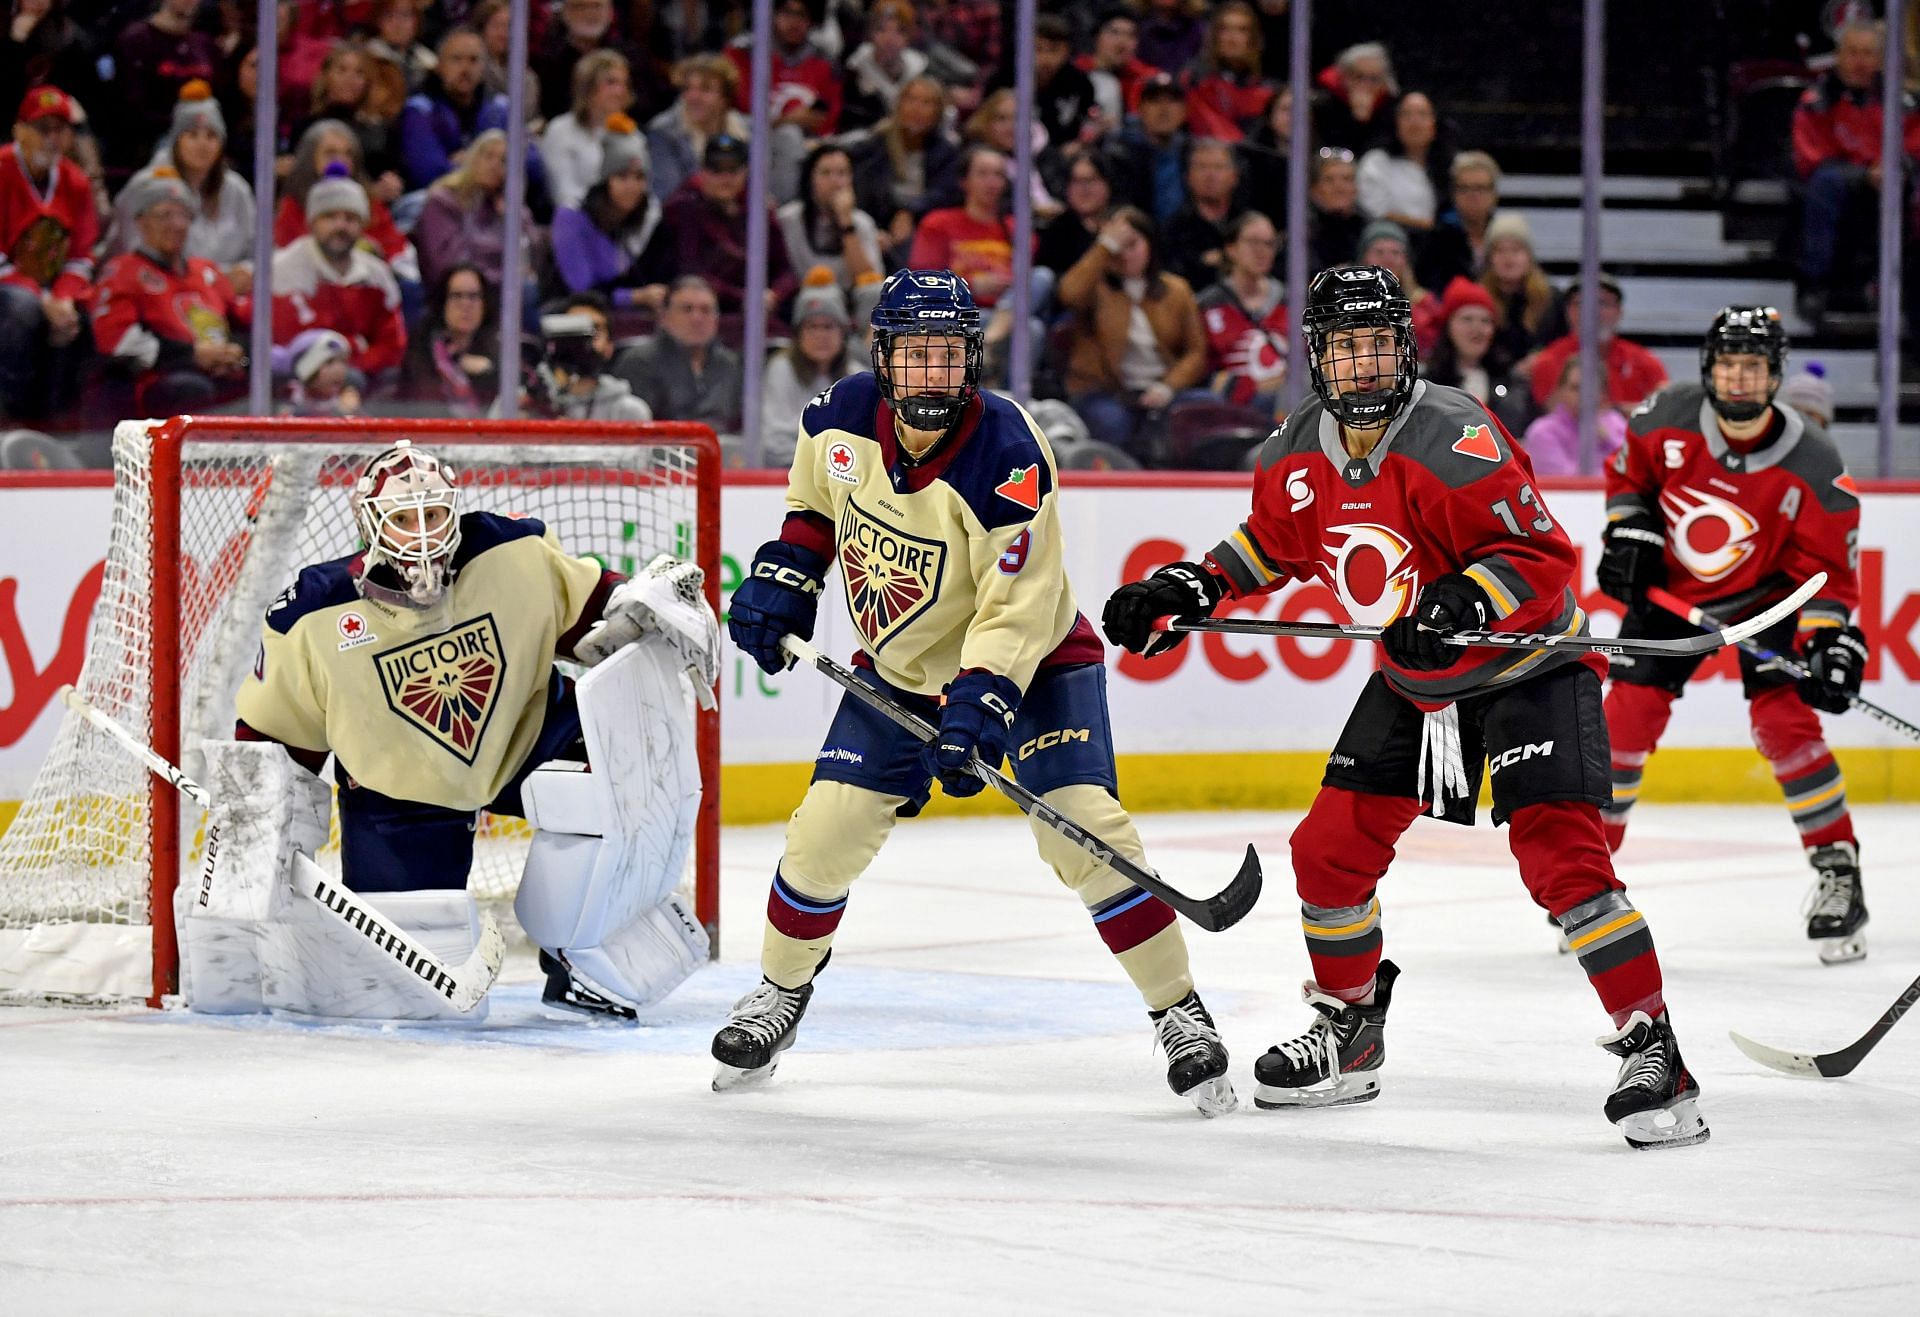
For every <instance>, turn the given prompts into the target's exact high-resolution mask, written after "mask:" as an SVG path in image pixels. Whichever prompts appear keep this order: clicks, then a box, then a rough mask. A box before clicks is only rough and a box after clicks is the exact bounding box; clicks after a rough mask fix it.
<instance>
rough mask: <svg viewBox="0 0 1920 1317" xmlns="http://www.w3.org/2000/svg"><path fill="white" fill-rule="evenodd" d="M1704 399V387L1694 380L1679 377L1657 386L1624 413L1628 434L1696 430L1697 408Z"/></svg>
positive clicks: (1698, 420) (1698, 416)
mask: <svg viewBox="0 0 1920 1317" xmlns="http://www.w3.org/2000/svg"><path fill="white" fill-rule="evenodd" d="M1706 401H1707V391H1706V388H1705V387H1704V386H1703V385H1701V384H1700V383H1699V381H1697V380H1690V381H1682V382H1680V383H1678V384H1669V385H1667V386H1666V387H1665V388H1662V389H1657V390H1655V391H1654V393H1653V394H1652V395H1651V396H1649V397H1648V398H1647V400H1646V401H1645V402H1643V403H1641V404H1640V405H1639V406H1638V407H1635V408H1634V409H1633V411H1632V412H1631V413H1630V414H1629V415H1628V416H1627V431H1628V433H1630V434H1652V433H1653V432H1654V431H1655V430H1690V431H1692V432H1694V433H1695V434H1698V433H1699V432H1700V408H1701V407H1702V406H1703V405H1705V403H1706Z"/></svg>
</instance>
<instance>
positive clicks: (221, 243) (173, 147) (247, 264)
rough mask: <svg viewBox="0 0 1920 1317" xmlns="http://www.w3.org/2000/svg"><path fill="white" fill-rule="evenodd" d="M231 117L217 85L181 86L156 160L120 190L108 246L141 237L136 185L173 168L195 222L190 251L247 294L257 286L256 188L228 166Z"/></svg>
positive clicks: (117, 247)
mask: <svg viewBox="0 0 1920 1317" xmlns="http://www.w3.org/2000/svg"><path fill="white" fill-rule="evenodd" d="M226 147H227V120H226V116H225V114H223V113H222V112H221V109H220V102H219V101H217V100H215V99H214V98H213V88H211V87H209V86H208V85H207V84H206V83H204V82H190V83H188V84H187V85H186V86H185V87H182V88H181V89H180V100H179V102H178V103H177V104H175V105H174V107H173V126H172V128H171V130H170V131H169V132H168V133H167V136H166V138H165V139H164V140H163V141H162V142H161V143H160V149H159V150H158V151H157V152H155V153H154V159H153V163H152V164H150V165H148V166H147V167H146V168H145V169H143V170H141V171H140V172H139V173H137V174H135V175H134V176H133V177H132V179H130V180H129V181H128V185H127V186H126V187H125V188H123V189H122V190H121V193H120V196H119V198H118V200H117V201H116V202H115V203H114V207H113V231H112V232H111V233H109V234H108V235H107V249H108V250H109V251H110V252H124V251H131V250H132V249H133V247H134V244H135V243H137V242H138V241H139V238H140V234H139V230H138V225H137V224H136V223H135V220H136V219H137V217H136V216H135V215H134V213H133V211H132V210H131V209H130V208H129V202H128V198H129V197H131V196H133V195H134V190H133V185H134V184H136V183H139V182H140V181H142V180H143V179H146V178H150V177H152V175H153V173H154V171H155V170H158V169H171V170H173V172H174V173H175V174H176V175H177V176H178V177H179V179H180V181H181V182H183V183H184V184H186V187H187V193H188V196H189V198H190V201H189V210H190V211H191V213H192V223H191V225H190V226H189V227H188V230H187V251H186V254H187V255H188V256H190V257H194V258H197V259H199V260H203V261H212V262H213V263H214V264H215V265H217V266H219V267H220V272H221V273H222V274H224V275H226V276H227V278H228V280H229V281H231V282H232V284H233V286H234V291H235V292H237V293H238V294H240V295H241V296H243V297H244V296H245V295H246V293H247V290H248V289H249V288H251V287H252V286H253V229H254V201H253V188H252V187H251V186H249V185H248V183H247V180H246V179H244V178H242V177H240V175H239V174H238V173H236V172H235V171H234V170H231V169H229V168H227V163H226Z"/></svg>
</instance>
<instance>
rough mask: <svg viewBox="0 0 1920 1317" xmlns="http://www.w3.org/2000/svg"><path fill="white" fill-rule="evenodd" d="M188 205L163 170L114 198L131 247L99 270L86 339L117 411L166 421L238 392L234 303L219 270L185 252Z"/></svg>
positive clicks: (184, 189)
mask: <svg viewBox="0 0 1920 1317" xmlns="http://www.w3.org/2000/svg"><path fill="white" fill-rule="evenodd" d="M194 201H195V198H194V194H193V190H192V189H191V188H189V187H188V186H187V185H186V183H185V181H184V180H182V179H181V178H180V176H179V175H177V174H175V173H174V172H173V171H172V170H171V169H170V168H169V167H167V166H166V165H156V166H153V167H152V168H149V169H143V170H141V171H140V172H139V173H138V174H136V175H134V177H133V178H132V180H131V181H129V182H128V184H127V186H126V187H125V188H124V189H123V190H122V191H121V194H120V202H119V204H120V208H121V209H122V210H123V211H124V212H125V213H126V214H127V215H128V216H129V217H130V220H129V223H130V225H131V235H130V236H131V244H130V246H129V248H128V250H126V251H125V252H122V253H121V254H120V255H118V256H116V257H114V258H113V259H112V260H110V261H108V262H107V264H106V268H105V269H104V270H102V271H101V272H100V282H99V284H98V285H96V287H95V289H94V301H93V336H94V341H95V342H96V343H98V344H99V346H100V350H101V351H102V352H104V353H105V354H106V355H107V359H108V373H109V376H110V377H113V378H115V379H116V380H118V381H124V383H122V384H121V387H122V388H124V389H128V390H130V395H129V396H126V397H123V398H119V399H116V400H115V401H116V402H117V403H119V404H120V406H119V407H117V408H115V409H114V410H119V411H120V412H121V414H123V415H136V416H175V415H179V414H181V413H183V412H191V411H199V410H204V409H206V408H208V407H212V406H216V405H218V404H220V403H223V402H227V401H230V400H232V399H234V398H238V397H240V396H241V395H243V394H244V393H245V392H246V388H247V357H246V352H245V351H244V349H243V348H242V346H241V343H240V339H241V321H240V317H239V310H240V301H239V298H238V297H237V296H236V295H235V293H234V289H233V285H232V284H231V283H229V282H228V281H227V277H226V276H225V275H224V274H222V273H221V271H220V267H219V266H217V265H215V264H214V263H213V262H212V261H209V260H207V259H205V258H203V257H199V256H194V255H192V254H191V253H190V250H189V248H190V244H191V242H192V219H193V215H194V212H195V206H194Z"/></svg>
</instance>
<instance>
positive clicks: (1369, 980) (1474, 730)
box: [1104, 266, 1707, 1147]
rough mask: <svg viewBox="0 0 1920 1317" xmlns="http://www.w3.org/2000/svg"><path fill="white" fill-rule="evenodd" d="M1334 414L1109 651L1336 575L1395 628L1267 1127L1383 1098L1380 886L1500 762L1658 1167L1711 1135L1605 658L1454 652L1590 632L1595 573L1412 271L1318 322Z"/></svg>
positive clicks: (1323, 408) (1346, 593) (1308, 876)
mask: <svg viewBox="0 0 1920 1317" xmlns="http://www.w3.org/2000/svg"><path fill="white" fill-rule="evenodd" d="M1304 328H1305V331H1306V337H1307V355H1308V365H1309V367H1310V368H1311V371H1312V375H1313V387H1314V392H1315V394H1316V395H1317V399H1316V400H1315V401H1310V402H1308V403H1306V404H1305V405H1304V406H1302V407H1301V408H1300V409H1299V410H1298V411H1296V412H1295V413H1294V414H1293V415H1292V416H1291V417H1290V418H1289V419H1288V421H1287V422H1286V424H1284V425H1282V426H1281V427H1280V429H1278V430H1276V431H1275V432H1274V434H1273V436H1272V437H1271V438H1270V439H1268V440H1267V445H1266V448H1265V449H1264V451H1262V453H1261V455H1260V465H1259V469H1258V471H1257V473H1256V475H1255V476H1254V491H1253V511H1252V515H1251V516H1250V517H1249V518H1248V519H1247V521H1246V523H1245V524H1243V525H1242V526H1241V527H1240V528H1239V529H1238V530H1237V531H1235V532H1234V533H1233V534H1232V535H1229V536H1228V537H1227V538H1226V539H1225V540H1224V541H1222V542H1221V543H1220V544H1219V545H1218V546H1217V547H1216V548H1215V549H1214V550H1213V551H1212V552H1211V553H1210V554H1208V555H1207V557H1206V559H1205V560H1204V561H1203V562H1197V563H1176V564H1174V565H1172V566H1169V567H1163V568H1161V569H1160V570H1159V571H1157V572H1155V573H1154V574H1153V575H1152V576H1150V577H1149V578H1147V579H1146V580H1144V581H1136V582H1134V583H1132V584H1130V585H1125V586H1122V587H1121V588H1120V589H1119V590H1118V591H1116V592H1115V594H1114V596H1113V598H1112V599H1111V600H1109V601H1108V603H1107V609H1106V613H1105V617H1104V622H1105V625H1106V630H1107V636H1108V638H1109V639H1111V640H1112V641H1113V642H1114V643H1115V644H1118V645H1124V646H1125V647H1126V648H1128V649H1131V650H1134V651H1136V652H1139V653H1145V654H1151V653H1155V652H1158V651H1159V650H1161V649H1164V648H1169V647H1171V646H1173V645H1176V644H1178V643H1180V640H1181V639H1182V637H1181V636H1179V635H1169V634H1164V633H1158V632H1156V631H1154V629H1153V623H1154V620H1155V619H1156V618H1159V617H1164V616H1167V615H1169V614H1173V615H1180V616H1204V615H1206V614H1207V613H1210V612H1211V611H1212V610H1213V608H1214V606H1215V605H1216V604H1218V603H1219V602H1220V601H1221V600H1222V599H1224V598H1228V597H1238V596H1244V595H1251V594H1257V593H1260V592H1262V591H1266V590H1271V589H1273V588H1274V587H1275V586H1278V585H1279V584H1281V583H1282V582H1284V581H1286V580H1289V579H1304V578H1309V577H1311V578H1316V579H1318V580H1321V581H1324V582H1326V583H1327V584H1328V585H1329V586H1330V587H1332V589H1333V590H1334V591H1335V592H1336V593H1337V594H1338V595H1339V596H1340V599H1341V601H1342V603H1343V604H1344V605H1345V606H1346V609H1347V611H1348V613H1349V614H1350V615H1351V617H1352V618H1353V620H1354V621H1355V622H1357V623H1364V624H1380V625H1385V626H1386V628H1387V630H1386V636H1385V638H1384V639H1385V653H1386V662H1385V663H1384V665H1383V666H1382V668H1381V670H1380V671H1379V672H1376V673H1375V674H1374V675H1373V677H1372V679H1371V680H1370V681H1369V682H1368V683H1367V687H1366V689H1365V691H1363V692H1362V694H1361V696H1360V700H1359V702H1358V703H1357V704H1356V705H1355V706H1354V710H1353V713H1352V715H1351V717H1349V719H1348V721H1347V725H1346V728H1345V729H1344V730H1343V731H1342V732H1341V734H1340V740H1339V742H1338V744H1337V745H1335V747H1334V751H1333V754H1332V755H1331V756H1329V758H1328V761H1327V773H1326V776H1325V778H1324V779H1323V780H1322V782H1321V786H1320V791H1319V793H1318V794H1317V795H1316V796H1315V797H1314V802H1313V806H1312V808H1311V809H1310V810H1309V811H1308V812H1307V817H1306V818H1305V819H1304V820H1303V821H1302V822H1301V824H1300V826H1299V827H1298V828H1297V829H1295V831H1294V833H1293V837H1292V846H1293V867H1294V875H1295V878H1296V880H1297V884H1298V887H1299V891H1300V900H1301V915H1302V921H1303V923H1304V925H1305V928H1306V939H1307V953H1308V956H1309V957H1310V958H1311V960H1312V963H1313V975H1314V977H1313V981H1312V982H1310V983H1308V984H1307V985H1306V989H1305V995H1306V1000H1307V1004H1308V1005H1310V1006H1312V1007H1313V1008H1314V1010H1315V1011H1316V1012H1317V1017H1316V1018H1315V1020H1314V1022H1313V1024H1312V1026H1311V1027H1310V1028H1309V1029H1308V1030H1307V1031H1306V1033H1304V1034H1302V1035H1301V1036H1300V1037H1298V1038H1296V1039H1293V1040H1292V1041H1290V1042H1286V1043H1282V1044H1281V1045H1280V1046H1278V1047H1275V1048H1273V1049H1271V1050H1270V1051H1268V1052H1267V1054H1266V1055H1265V1056H1263V1057H1261V1058H1260V1060H1259V1061H1258V1062H1257V1063H1256V1064H1255V1066H1254V1074H1255V1078H1256V1079H1257V1080H1258V1081H1259V1089H1258V1095H1257V1098H1256V1101H1257V1102H1258V1104H1259V1105H1260V1106H1263V1107H1282V1106H1327V1105H1333V1104H1336V1103H1344V1102H1360V1101H1365V1100H1366V1099H1368V1098H1371V1097H1374V1096H1376V1095H1377V1093H1378V1092H1379V1080H1378V1077H1377V1073H1378V1071H1379V1068H1380V1064H1381V1062H1382V1060H1383V1059H1384V1057H1385V1049H1384V1035H1383V1028H1384V1025H1385V1021H1386V1014H1387V1007H1388V1004H1389V999H1390V996H1391V994H1392V990H1393V982H1394V978H1395V976H1396V975H1397V974H1398V972H1399V971H1398V970H1397V968H1396V967H1395V966H1394V964H1393V963H1392V962H1391V961H1383V960H1381V958H1380V951H1381V933H1380V903H1379V901H1378V899H1377V898H1376V897H1375V895H1374V889H1375V887H1376V885H1377V884H1378V883H1379V881H1380V879H1381V878H1382V877H1383V876H1384V875H1385V873H1386V871H1387V866H1388V865H1389V864H1390V863H1391V861H1392V859H1393V848H1394V843H1395V842H1397V841H1398V840H1399V838H1400V834H1401V833H1403V832H1404V831H1406V829H1407V827H1408V826H1409V825H1411V824H1412V822H1413V820H1414V819H1415V818H1416V817H1417V816H1418V815H1419V814H1420V813H1421V812H1422V810H1423V808H1425V807H1426V802H1425V800H1424V799H1423V798H1425V797H1429V796H1430V797H1431V808H1432V810H1433V812H1434V813H1435V814H1436V815H1439V816H1441V817H1445V818H1447V819H1449V820H1451V821H1453V822H1458V823H1467V824H1471V823H1472V822H1473V816H1474V810H1475V802H1476V800H1477V798H1478V794H1479V778H1480V773H1481V768H1482V765H1483V764H1490V765H1491V770H1490V771H1491V776H1492V782H1493V802H1494V804H1493V818H1494V822H1495V823H1496V824H1499V823H1507V824H1509V825H1510V828H1509V833H1508V838H1509V844H1510V845H1511V847H1512V849H1513V854H1514V857H1515V859H1517V860H1518V861H1519V864H1520V876H1521V878H1522V879H1523V880H1524V881H1525V883H1526V885H1527V890H1528V891H1529V892H1531V893H1532V895H1533V898H1534V900H1535V901H1537V902H1538V903H1539V904H1540V905H1541V906H1543V907H1545V908H1546V910H1547V911H1548V912H1549V913H1550V914H1552V915H1553V916H1554V917H1555V919H1556V920H1557V921H1558V922H1559V924H1560V926H1561V928H1562V929H1564V930H1565V932H1566V934H1567V936H1568V939H1569V941H1570V942H1571V944H1572V945H1573V947H1574V949H1575V950H1577V951H1578V952H1579V953H1580V963H1581V967H1582V968H1583V969H1585V970H1586V972H1587V974H1588V976H1589V978H1590V979H1591V980H1592V982H1593V986H1594V989H1595V990H1596V991H1597V992H1598V993H1599V995H1600V1000H1601V1002H1602V1004H1604V1005H1605V1007H1606V1009H1607V1011H1608V1012H1609V1013H1610V1014H1611V1016H1612V1017H1613V1022H1614V1025H1615V1027H1616V1032H1614V1033H1612V1034H1610V1035H1608V1036H1607V1037H1605V1038H1603V1039H1601V1040H1600V1041H1601V1045H1602V1046H1604V1047H1605V1048H1606V1049H1607V1050H1608V1051H1610V1052H1612V1053H1614V1054H1615V1055H1617V1056H1620V1057H1621V1058H1623V1064H1622V1065H1621V1069H1620V1074H1619V1078H1618V1080H1617V1081H1616V1084H1615V1088H1614V1091H1613V1092H1612V1094H1611V1095H1609V1097H1608V1099H1607V1102H1606V1114H1607V1119H1608V1120H1610V1121H1613V1122H1614V1123H1615V1124H1617V1125H1618V1126H1619V1127H1620V1129H1621V1131H1622V1133H1624V1134H1625V1135H1626V1138H1627V1141H1628V1142H1629V1143H1631V1144H1633V1145H1634V1146H1636V1147H1658V1146H1675V1145H1679V1144H1686V1143H1697V1142H1699V1141H1701V1140H1703V1139H1705V1138H1706V1137H1707V1127H1706V1124H1705V1122H1704V1121H1703V1120H1702V1119H1701V1118H1700V1115H1699V1111H1698V1108H1697V1104H1696V1102H1695V1098H1696V1097H1697V1095H1698V1093H1699V1086H1698V1085H1697V1084H1696V1083H1695V1082H1694V1080H1693V1077H1692V1075H1691V1074H1689V1073H1688V1071H1687V1068H1686V1065H1685V1063H1684V1062H1683V1061H1682V1060H1681V1058H1680V1049H1679V1045H1678V1043H1677V1042H1676V1041H1675V1039H1674V1034H1673V1029H1672V1026H1671V1025H1670V1024H1669V1023H1668V1020H1667V1012H1666V1004H1665V1001H1664V999H1663V997H1662V989H1661V979H1660V965H1659V961H1658V959H1657V958H1656V956H1655V954H1654V949H1653V938H1652V936H1651V934H1650V933H1649V932H1648V930H1647V926H1646V922H1645V921H1644V920H1643V919H1642V918H1641V916H1640V913H1639V911H1637V910H1635V909H1634V908H1633V905H1632V904H1631V903H1630V902H1629V901H1628V900H1627V897H1626V894H1625V892H1624V891H1622V889H1621V885H1620V882H1619V880H1618V879H1617V878H1615V877H1614V874H1613V865H1612V860H1611V857H1610V856H1609V854H1608V852H1607V844H1606V834H1605V831H1604V829H1603V828H1602V826H1601V821H1600V806H1602V805H1604V804H1606V803H1607V799H1608V796H1607V781H1606V775H1605V772H1604V771H1603V767H1602V765H1603V764H1604V763H1605V761H1606V758H1607V751H1606V724H1605V720H1604V718H1603V716H1602V714H1601V703H1600V675H1599V673H1600V664H1599V661H1598V659H1597V658H1594V657H1592V656H1587V655H1579V654H1572V653H1568V652H1565V651H1559V650H1543V651H1534V652H1515V651H1512V650H1496V649H1490V648H1486V647H1460V646H1453V645H1448V644H1447V643H1445V642H1446V637H1447V636H1448V635H1449V634H1451V633H1454V632H1458V631H1462V630H1469V629H1474V628H1478V627H1481V626H1483V625H1485V624H1486V623H1487V622H1488V621H1489V619H1493V618H1499V619H1502V624H1503V625H1504V626H1507V627H1510V628H1511V629H1514V630H1521V631H1544V632H1567V633H1578V632H1580V631H1581V630H1582V629H1583V628H1584V627H1585V622H1586V619H1585V616H1584V615H1583V614H1582V612H1581V610H1580V609H1579V607H1578V606H1577V605H1576V604H1575V602H1574V597H1573V592H1572V589H1571V583H1572V577H1573V566H1574V553H1573V545H1572V544H1571V542H1570V541H1569V540H1568V539H1567V536H1566V533H1565V532H1564V531H1563V530H1561V529H1560V527H1559V525H1558V524H1556V523H1555V522H1554V520H1553V518H1552V516H1551V515H1549V513H1548V512H1547V509H1546V507H1545V505H1544V504H1543V503H1542V502H1541V500H1540V498H1539V495H1538V493H1537V492H1536V491H1535V489H1534V487H1533V472H1532V469H1531V468H1530V467H1529V466H1528V464H1527V460H1526V458H1525V456H1524V455H1522V454H1521V453H1520V452H1519V450H1518V449H1516V448H1515V446H1514V444H1513V442H1512V439H1511V437H1510V436H1509V435H1508V434H1507V433H1506V431H1505V430H1503V429H1502V428H1501V426H1500V423H1499V422H1498V421H1496V420H1495V419H1494V418H1493V417H1492V416H1491V415H1490V414H1489V413H1488V412H1487V410H1486V409H1485V408H1484V407H1482V406H1481V405H1480V403H1479V402H1477V401H1476V400H1475V399H1474V398H1473V397H1472V395H1470V394H1468V393H1465V392H1463V391H1462V390H1460V389H1454V388H1448V387H1446V386H1444V385H1436V384H1431V383H1428V382H1426V381H1422V380H1420V379H1419V378H1418V371H1417V364H1416V361H1415V358H1414V342H1413V318H1412V313H1411V309H1410V308H1409V306H1408V304H1407V299H1406V295H1405V294H1404V292H1402V290H1401V288H1400V284H1399V281H1398V280H1397V279H1395V278H1394V277H1393V275H1392V274H1390V273H1388V272H1387V271H1385V270H1382V269H1379V268H1378V267H1375V266H1350V267H1344V268H1339V269H1333V270H1328V271H1324V272H1323V273H1321V274H1320V275H1319V276H1318V277H1317V278H1315V279H1314V281H1313V284H1312V286H1311V287H1310V288H1309V289H1308V291H1307V307H1306V315H1305V319H1304Z"/></svg>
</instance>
